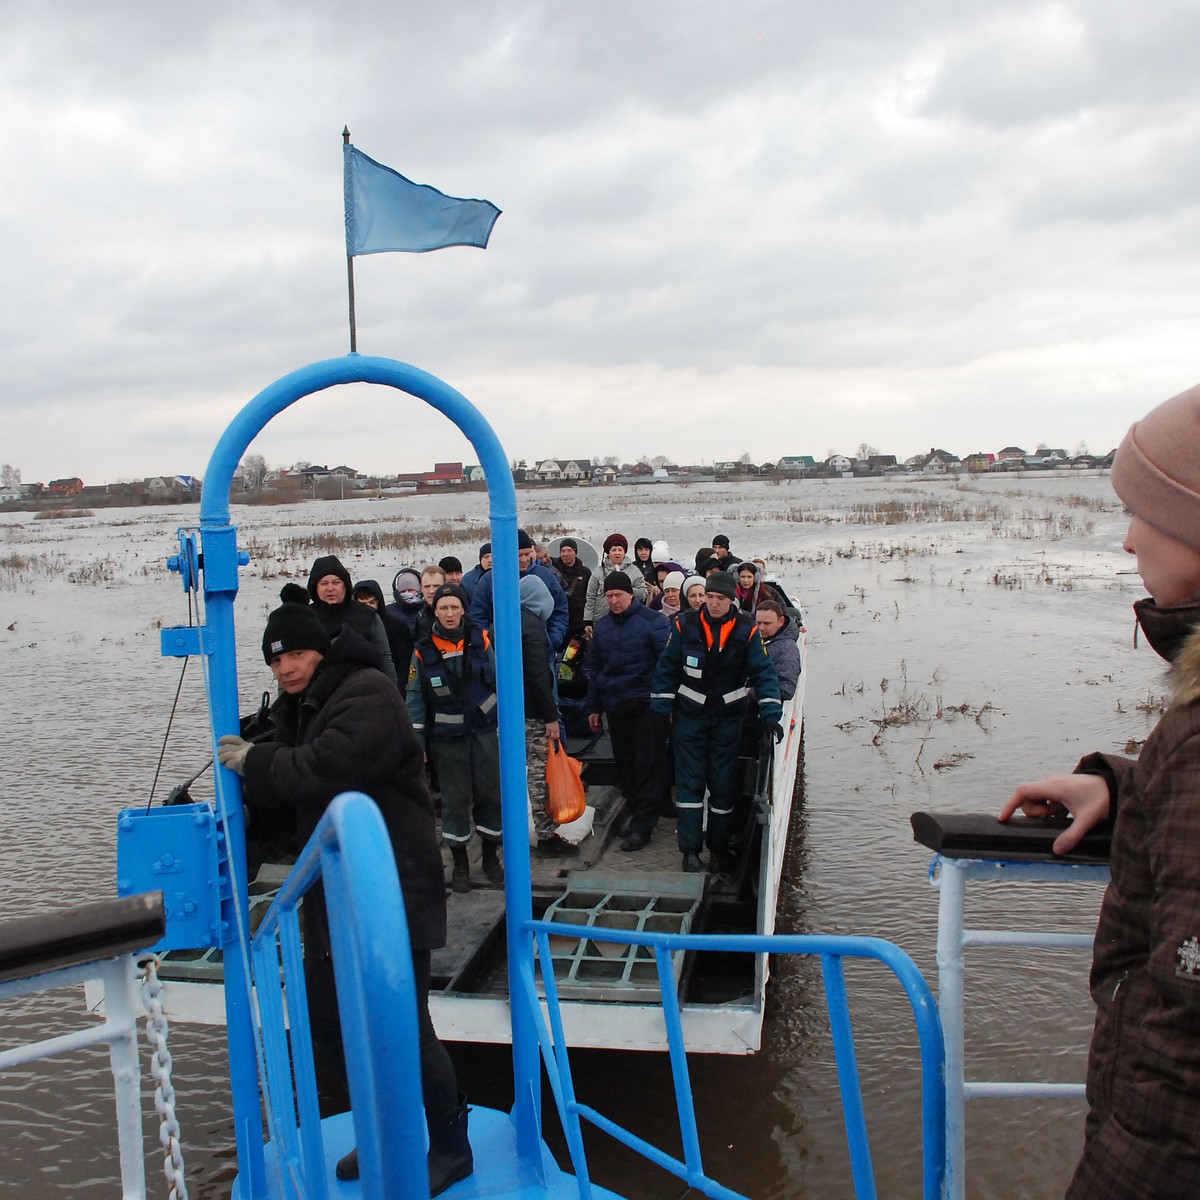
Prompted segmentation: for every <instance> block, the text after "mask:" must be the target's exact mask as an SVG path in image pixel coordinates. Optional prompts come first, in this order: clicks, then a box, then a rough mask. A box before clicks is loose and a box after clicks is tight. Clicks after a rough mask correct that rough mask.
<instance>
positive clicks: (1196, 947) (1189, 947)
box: [1175, 934, 1200, 983]
mask: <svg viewBox="0 0 1200 1200" xmlns="http://www.w3.org/2000/svg"><path fill="white" fill-rule="evenodd" d="M1175 974H1176V975H1178V976H1179V978H1180V979H1190V980H1192V982H1193V983H1200V940H1198V939H1197V938H1196V935H1195V934H1193V935H1192V936H1191V937H1190V938H1188V939H1187V940H1186V941H1183V942H1180V944H1179V949H1178V950H1176V951H1175Z"/></svg>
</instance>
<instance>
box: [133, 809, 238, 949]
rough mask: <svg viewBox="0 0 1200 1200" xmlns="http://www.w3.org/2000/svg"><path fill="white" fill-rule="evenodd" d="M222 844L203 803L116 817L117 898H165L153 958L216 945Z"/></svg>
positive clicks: (218, 933) (218, 927)
mask: <svg viewBox="0 0 1200 1200" xmlns="http://www.w3.org/2000/svg"><path fill="white" fill-rule="evenodd" d="M224 843H225V835H224V834H223V833H222V832H221V830H220V828H219V827H218V825H217V820H216V814H215V813H214V812H213V810H212V809H211V808H210V807H209V805H207V804H203V803H200V804H176V805H172V806H170V807H164V808H151V809H143V808H127V809H124V810H123V811H122V812H121V815H120V816H119V817H118V818H117V895H118V896H132V895H136V894H137V893H138V892H148V891H161V892H162V894H163V902H164V905H165V907H166V914H167V931H166V933H165V934H164V935H163V938H162V941H160V942H159V943H158V944H157V945H155V946H153V947H151V949H153V950H154V951H155V953H158V952H160V951H163V950H199V949H201V948H204V947H208V946H217V945H220V941H221V932H222V925H221V900H220V897H221V875H222V872H221V861H222V859H223V857H224Z"/></svg>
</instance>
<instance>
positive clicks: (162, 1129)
mask: <svg viewBox="0 0 1200 1200" xmlns="http://www.w3.org/2000/svg"><path fill="white" fill-rule="evenodd" d="M142 965H143V967H144V969H145V974H144V975H143V976H142V1003H143V1004H144V1005H145V1007H146V1041H147V1042H149V1043H150V1047H151V1050H152V1053H151V1055H150V1073H151V1075H153V1076H154V1084H155V1087H154V1107H155V1110H156V1111H157V1112H158V1116H159V1126H158V1140H159V1142H160V1143H161V1144H162V1148H163V1174H164V1175H165V1176H166V1178H167V1183H168V1184H169V1185H170V1188H171V1190H170V1192H168V1194H167V1195H168V1200H188V1194H187V1185H186V1184H185V1183H184V1180H183V1153H182V1151H181V1150H180V1148H179V1122H178V1121H177V1120H176V1119H175V1088H174V1086H173V1085H172V1083H171V1053H170V1051H169V1050H168V1049H167V1018H166V1014H165V1013H164V1012H163V1006H162V993H163V985H162V981H161V980H160V979H159V977H158V959H157V958H154V957H153V956H151V957H149V958H147V959H145V960H144V962H143V964H142Z"/></svg>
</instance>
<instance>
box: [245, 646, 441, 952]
mask: <svg viewBox="0 0 1200 1200" xmlns="http://www.w3.org/2000/svg"><path fill="white" fill-rule="evenodd" d="M378 667H379V659H378V656H377V655H376V654H375V653H374V651H373V650H372V648H371V647H370V646H369V645H368V644H367V643H366V642H365V641H364V640H363V639H362V638H360V637H359V636H358V635H357V634H356V633H355V632H354V631H353V630H352V629H349V628H346V629H343V630H342V632H341V633H339V634H338V635H337V637H336V638H335V639H334V642H333V645H332V647H331V648H330V650H329V653H328V654H326V655H325V657H324V658H323V659H322V660H321V662H320V664H319V665H318V667H317V670H316V672H315V674H314V675H313V677H312V680H311V681H310V682H309V685H308V688H307V689H306V690H305V691H304V693H303V694H302V695H299V696H289V695H287V694H283V695H281V696H280V697H279V699H278V700H276V702H275V704H274V705H273V706H272V708H271V721H272V723H273V724H274V726H275V739H276V740H275V742H274V743H271V744H268V745H262V746H254V747H252V748H251V750H250V753H249V754H248V755H247V757H246V768H245V790H246V800H247V803H248V804H250V805H251V806H253V807H258V808H263V809H291V810H293V812H294V813H295V821H296V848H297V850H299V849H300V848H302V847H303V846H304V844H305V843H306V842H307V841H308V839H309V837H310V836H311V834H312V832H313V830H314V829H315V828H316V827H317V823H318V822H319V821H320V819H321V816H322V814H323V813H324V812H325V809H326V808H327V807H328V806H329V802H330V801H331V800H333V799H334V797H335V796H337V795H339V794H340V793H341V792H347V791H361V792H365V793H366V794H367V795H368V796H370V797H371V798H372V799H373V800H374V801H375V802H376V804H378V805H379V809H380V811H381V812H382V813H383V819H384V822H385V823H386V825H387V829H388V834H389V836H390V838H391V842H392V850H393V851H394V852H395V856H396V867H397V870H398V871H399V873H400V887H401V890H402V891H403V893H404V906H405V909H406V910H407V913H408V928H409V936H410V937H411V939H412V945H413V949H415V950H432V949H435V948H436V947H438V946H443V945H445V942H446V891H445V883H444V880H443V876H442V859H441V853H440V851H439V850H438V844H437V835H436V831H435V828H434V819H433V802H432V801H431V800H430V798H429V792H428V790H427V788H426V786H425V771H424V766H423V750H422V746H421V743H420V741H419V740H418V738H417V735H416V734H415V733H414V732H413V727H412V723H411V722H410V721H409V718H408V710H407V709H406V708H405V707H404V701H403V700H401V698H400V693H399V692H398V691H397V690H396V687H395V685H394V684H392V683H391V681H390V680H389V679H388V678H387V677H386V676H385V675H384V674H383V673H382V672H381V671H380V670H379V669H378Z"/></svg>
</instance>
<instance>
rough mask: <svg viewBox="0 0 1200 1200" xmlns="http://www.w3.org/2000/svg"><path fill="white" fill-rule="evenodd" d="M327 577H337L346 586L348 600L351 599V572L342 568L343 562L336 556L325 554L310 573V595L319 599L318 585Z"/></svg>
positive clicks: (315, 563)
mask: <svg viewBox="0 0 1200 1200" xmlns="http://www.w3.org/2000/svg"><path fill="white" fill-rule="evenodd" d="M326 575H336V576H337V577H338V578H339V579H340V580H341V581H342V583H344V584H345V585H346V599H347V600H349V599H350V572H349V571H347V570H346V568H345V567H343V566H342V560H341V559H340V558H338V556H337V555H336V554H324V555H322V556H321V557H320V558H318V559H317V560H316V562H314V563H313V565H312V570H311V571H309V573H308V594H309V595H310V596H311V597H312V598H313V599H314V600H315V599H316V598H317V584H318V583H320V582H321V580H322V579H324V578H325V576H326Z"/></svg>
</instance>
